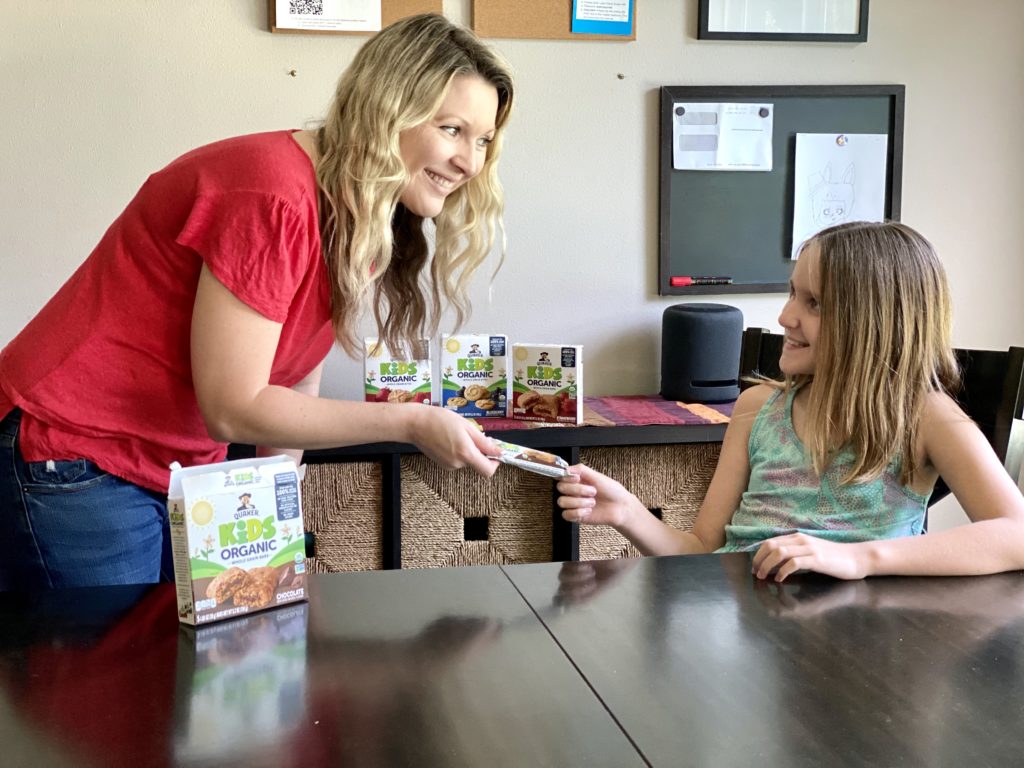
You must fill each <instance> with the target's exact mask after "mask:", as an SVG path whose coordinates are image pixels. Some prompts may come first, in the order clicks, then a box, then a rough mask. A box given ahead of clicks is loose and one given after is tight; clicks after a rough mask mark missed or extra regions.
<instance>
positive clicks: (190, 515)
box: [167, 456, 306, 625]
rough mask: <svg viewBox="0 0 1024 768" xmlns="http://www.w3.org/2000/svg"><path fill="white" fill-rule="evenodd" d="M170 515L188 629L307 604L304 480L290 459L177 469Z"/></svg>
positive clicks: (182, 613)
mask: <svg viewBox="0 0 1024 768" xmlns="http://www.w3.org/2000/svg"><path fill="white" fill-rule="evenodd" d="M167 511H168V516H169V518H170V528H171V546H172V550H173V554H174V580H175V583H176V586H177V593H178V619H179V620H180V621H181V622H182V623H185V624H192V625H198V624H206V623H208V622H211V621H218V620H220V619H226V618H229V617H231V616H239V615H242V614H246V613H252V612H254V611H260V610H263V609H264V608H273V607H275V606H278V605H284V604H286V603H294V602H295V601H297V600H304V599H305V597H306V542H305V531H304V529H303V525H302V502H301V498H300V477H299V471H298V469H297V468H296V466H295V462H294V461H292V460H291V459H290V458H288V457H287V456H271V457H267V458H259V459H239V460H237V461H225V462H221V463H219V464H207V465H204V466H196V467H185V468H182V467H180V466H178V465H177V464H175V465H172V467H171V483H170V487H169V488H168V491H167Z"/></svg>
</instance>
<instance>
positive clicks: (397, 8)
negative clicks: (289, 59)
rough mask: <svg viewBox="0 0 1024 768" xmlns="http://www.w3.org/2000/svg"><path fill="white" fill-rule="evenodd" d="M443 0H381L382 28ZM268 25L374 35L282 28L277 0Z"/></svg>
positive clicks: (433, 9)
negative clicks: (278, 23)
mask: <svg viewBox="0 0 1024 768" xmlns="http://www.w3.org/2000/svg"><path fill="white" fill-rule="evenodd" d="M442 2H443V0H381V4H380V26H381V29H383V28H384V27H386V26H388V25H389V24H393V23H394V22H396V21H398V20H399V19H404V18H405V17H406V16H415V15H416V14H418V13H441V5H442ZM570 2H572V0H570ZM267 26H268V27H269V29H270V31H271V32H281V33H287V34H296V35H372V34H374V33H373V32H359V31H341V30H319V29H282V28H280V27H278V26H277V3H276V2H275V0H267Z"/></svg>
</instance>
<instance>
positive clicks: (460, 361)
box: [441, 333, 508, 418]
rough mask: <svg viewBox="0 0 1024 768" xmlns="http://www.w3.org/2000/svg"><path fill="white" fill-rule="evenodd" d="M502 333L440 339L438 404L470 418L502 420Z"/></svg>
mask: <svg viewBox="0 0 1024 768" xmlns="http://www.w3.org/2000/svg"><path fill="white" fill-rule="evenodd" d="M507 349H508V337H507V336H504V335H502V334H488V333H482V334H460V335H452V336H449V335H448V334H445V335H444V336H442V337H441V405H442V406H444V407H445V408H447V409H448V410H451V411H455V412H457V413H460V414H462V415H463V416H470V417H472V418H494V417H501V418H504V417H505V416H506V414H507V411H508V377H507V376H506V361H507V360H508V358H507V357H506V354H507V351H506V350H507Z"/></svg>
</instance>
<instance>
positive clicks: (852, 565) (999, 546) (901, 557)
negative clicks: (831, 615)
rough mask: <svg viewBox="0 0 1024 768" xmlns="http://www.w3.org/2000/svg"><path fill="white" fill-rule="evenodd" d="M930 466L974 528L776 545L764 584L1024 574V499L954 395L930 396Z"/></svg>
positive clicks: (768, 548)
mask: <svg viewBox="0 0 1024 768" xmlns="http://www.w3.org/2000/svg"><path fill="white" fill-rule="evenodd" d="M921 443H922V450H923V455H924V459H925V461H927V462H929V463H930V464H931V465H932V466H933V467H934V468H935V470H936V471H937V472H938V474H939V475H940V476H941V477H942V479H943V480H945V481H946V485H948V486H949V489H950V490H951V491H952V492H953V495H954V496H955V497H956V499H957V501H959V502H960V505H961V506H962V507H963V509H964V511H965V512H966V513H967V516H968V517H969V518H970V519H971V522H970V523H968V524H966V525H961V526H958V527H956V528H950V529H948V530H945V531H938V532H935V533H929V534H926V535H923V536H909V537H905V538H900V539H883V540H879V541H866V542H862V543H858V544H837V543H833V542H828V541H824V540H823V539H818V538H815V537H812V536H807V535H805V534H800V533H797V534H791V535H789V536H780V537H778V538H775V539H769V540H768V541H766V542H765V543H764V544H762V545H761V547H760V548H759V549H758V551H757V554H756V555H755V556H754V561H753V570H754V573H755V574H756V575H757V576H758V578H762V579H764V578H768V577H769V576H771V575H772V574H774V577H775V580H776V581H782V580H784V579H785V578H786V577H787V576H789V575H790V574H792V573H795V572H796V571H797V570H811V571H817V572H819V573H826V574H829V575H832V576H836V577H838V578H842V579H859V578H863V577H865V576H877V575H898V576H972V575H981V574H986V573H1000V572H1002V571H1013V570H1020V569H1024V496H1022V495H1021V492H1020V490H1019V489H1018V488H1017V486H1016V485H1015V484H1014V482H1013V480H1012V479H1011V478H1010V476H1009V474H1007V472H1006V470H1005V469H1004V468H1003V465H1002V464H1000V463H999V459H998V457H996V455H995V452H994V451H993V450H992V446H991V445H989V443H988V441H987V440H986V439H985V436H984V435H982V434H981V430H979V429H978V427H977V425H976V424H975V423H974V422H973V421H971V420H970V418H969V417H968V416H967V415H966V414H965V413H964V412H963V411H962V410H961V409H960V407H959V406H958V405H957V404H956V403H955V402H954V401H953V400H952V399H951V398H949V397H948V396H946V395H944V394H940V393H935V394H933V395H931V396H929V398H928V401H927V402H926V404H925V409H924V412H923V414H922V417H921Z"/></svg>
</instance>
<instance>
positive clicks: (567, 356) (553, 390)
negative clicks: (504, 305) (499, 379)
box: [510, 344, 583, 424]
mask: <svg viewBox="0 0 1024 768" xmlns="http://www.w3.org/2000/svg"><path fill="white" fill-rule="evenodd" d="M512 358H513V371H514V376H513V382H512V408H511V414H510V415H511V417H512V418H513V419H521V420H523V421H544V422H550V423H553V424H582V423H583V347H582V346H581V345H564V344H513V345H512Z"/></svg>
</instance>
